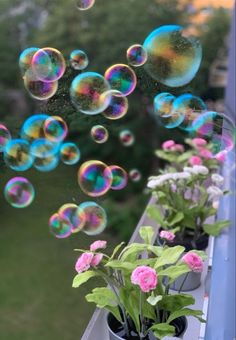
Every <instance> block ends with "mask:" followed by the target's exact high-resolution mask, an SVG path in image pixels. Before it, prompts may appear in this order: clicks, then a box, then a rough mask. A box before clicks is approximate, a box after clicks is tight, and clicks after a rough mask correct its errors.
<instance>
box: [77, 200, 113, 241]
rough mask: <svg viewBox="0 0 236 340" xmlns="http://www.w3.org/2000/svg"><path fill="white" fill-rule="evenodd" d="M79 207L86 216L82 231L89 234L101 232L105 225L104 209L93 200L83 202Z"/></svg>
mask: <svg viewBox="0 0 236 340" xmlns="http://www.w3.org/2000/svg"><path fill="white" fill-rule="evenodd" d="M79 207H80V208H81V209H82V210H83V211H84V213H85V216H86V221H85V225H84V227H83V229H82V230H83V232H84V233H85V234H87V235H90V236H93V235H98V234H101V233H102V232H103V231H104V229H105V228H106V226H107V214H106V211H105V210H104V209H103V208H102V207H101V206H100V205H98V204H97V203H95V202H83V203H82V204H80V206H79Z"/></svg>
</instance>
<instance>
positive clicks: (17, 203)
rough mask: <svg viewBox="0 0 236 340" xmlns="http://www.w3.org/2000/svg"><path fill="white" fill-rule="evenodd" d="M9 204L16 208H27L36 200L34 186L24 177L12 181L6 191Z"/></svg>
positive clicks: (7, 185) (8, 183) (5, 194)
mask: <svg viewBox="0 0 236 340" xmlns="http://www.w3.org/2000/svg"><path fill="white" fill-rule="evenodd" d="M4 196H5V199H6V200H7V202H8V203H9V204H10V205H11V206H12V207H14V208H26V207H28V206H29V205H30V204H31V203H32V202H33V199H34V196H35V191H34V187H33V185H32V184H31V183H30V182H29V181H28V179H26V178H24V177H14V178H12V179H10V180H9V181H8V182H7V184H6V186H5V189H4Z"/></svg>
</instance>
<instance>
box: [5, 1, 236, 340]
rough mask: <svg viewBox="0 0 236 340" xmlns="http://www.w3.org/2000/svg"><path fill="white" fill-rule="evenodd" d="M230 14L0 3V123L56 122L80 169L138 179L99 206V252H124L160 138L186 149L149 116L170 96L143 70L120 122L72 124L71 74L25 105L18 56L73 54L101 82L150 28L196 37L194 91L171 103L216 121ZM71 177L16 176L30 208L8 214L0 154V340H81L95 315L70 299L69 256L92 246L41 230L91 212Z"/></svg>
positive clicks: (76, 295)
mask: <svg viewBox="0 0 236 340" xmlns="http://www.w3.org/2000/svg"><path fill="white" fill-rule="evenodd" d="M233 6H234V1H233V0H224V1H220V0H195V1H194V0H192V1H187V0H186V1H183V0H149V1H146V0H120V1H117V0H96V3H95V5H94V7H93V8H92V9H91V10H88V11H83V12H81V11H79V10H77V8H76V6H75V2H74V1H73V0H67V1H64V0H53V1H52V0H51V1H50V0H0V123H4V124H5V125H6V126H7V127H8V129H9V130H10V131H11V133H12V135H13V136H14V137H17V136H18V135H19V129H20V127H21V125H22V123H23V122H24V120H25V119H26V118H27V117H29V116H30V115H32V114H34V113H40V112H45V113H47V114H50V115H52V114H53V115H60V116H62V117H63V118H64V119H65V120H66V122H67V124H68V125H69V130H70V134H69V136H68V140H72V141H74V142H75V143H76V144H77V145H78V146H79V148H80V150H81V154H82V161H86V160H88V159H99V160H102V161H104V162H106V163H108V164H118V165H120V166H122V167H124V169H126V170H127V171H129V170H131V169H133V168H137V169H138V170H139V171H140V172H141V174H142V178H141V180H140V181H139V182H130V183H129V185H128V186H127V187H126V188H125V189H124V190H122V191H120V192H115V193H114V192H113V193H111V192H109V193H108V194H107V195H106V196H105V197H103V198H102V199H99V200H98V202H99V203H101V205H102V206H103V207H104V208H105V209H106V211H107V214H108V227H107V229H106V231H105V233H103V234H102V235H101V236H100V237H99V238H101V239H106V240H108V241H109V247H112V246H114V245H115V244H116V243H118V242H119V241H120V240H126V241H128V239H129V238H130V236H131V234H132V232H133V231H134V229H135V226H136V224H137V222H138V220H139V218H140V216H141V215H142V212H143V210H144V207H145V205H146V203H147V201H148V196H147V195H145V190H144V189H145V183H146V179H147V177H148V176H149V175H150V174H153V172H154V171H157V170H158V169H160V168H161V167H162V166H163V164H162V163H159V162H158V160H157V159H156V158H155V157H154V150H155V149H156V148H158V147H159V145H160V144H161V143H162V142H163V141H164V140H166V139H168V138H172V139H175V140H176V141H178V142H181V141H182V140H183V138H184V137H185V136H184V135H183V133H182V132H180V131H179V130H177V129H174V130H167V129H164V128H162V127H160V126H157V124H156V122H155V120H154V119H153V117H152V115H151V111H152V101H153V97H154V96H155V95H156V94H157V93H159V92H162V91H166V90H170V89H168V88H167V87H164V86H163V85H161V84H158V83H156V82H155V81H154V80H152V79H151V78H150V77H148V76H147V74H146V72H144V70H143V68H139V69H136V71H137V72H136V74H137V77H138V86H137V89H136V91H135V92H134V93H133V94H132V95H131V96H130V97H129V112H128V114H127V116H126V117H125V118H122V119H121V120H118V121H108V120H105V119H104V118H102V117H100V115H98V116H94V117H92V118H91V117H89V116H86V115H83V114H79V113H78V112H76V111H75V109H74V107H73V106H72V105H71V103H70V99H69V86H70V83H71V80H72V79H73V78H74V77H75V75H76V71H75V70H73V69H71V68H70V67H68V68H67V71H66V73H65V75H64V76H63V78H62V79H60V81H59V89H58V91H57V93H56V95H55V96H54V97H52V99H50V100H48V101H44V102H39V101H36V100H33V99H31V98H30V97H29V95H28V93H27V92H26V90H25V89H24V87H23V82H22V79H21V75H20V71H19V67H18V58H19V54H20V52H21V51H22V50H24V49H25V48H27V47H31V46H35V47H45V46H50V47H54V48H57V49H59V50H60V51H61V52H62V53H63V55H64V57H65V58H66V59H67V60H69V55H70V52H71V51H72V50H74V49H82V50H84V51H85V52H86V53H87V55H88V57H89V60H90V64H89V67H88V70H92V71H95V72H100V73H102V74H103V73H104V71H105V70H106V69H107V68H108V67H109V66H110V65H112V64H115V63H126V50H127V48H128V47H129V46H130V45H132V44H134V43H141V44H142V43H143V41H144V39H145V38H146V36H147V35H148V34H149V33H150V32H151V31H153V30H154V29H155V28H157V27H159V26H161V25H165V24H179V25H182V26H184V27H185V29H186V31H187V32H189V34H193V35H196V36H198V37H199V39H200V40H201V43H202V47H203V60H202V63H201V67H200V70H199V71H198V73H197V75H196V77H195V78H194V79H193V81H192V82H191V83H190V84H188V85H187V86H185V87H181V88H178V89H174V90H173V89H171V92H172V93H173V94H176V95H178V94H182V93H184V92H191V93H193V94H195V95H197V96H200V97H201V98H202V99H203V100H204V101H205V102H206V103H207V106H208V108H209V109H211V110H216V111H219V112H223V111H224V88H225V85H226V83H227V64H228V63H227V60H228V34H229V29H230V21H231V14H232V8H233ZM68 64H69V63H68ZM97 123H98V124H103V125H104V126H106V127H107V128H108V130H109V132H110V138H109V141H108V142H107V143H106V144H104V145H99V144H95V143H94V142H92V140H91V139H90V136H89V131H90V129H91V127H92V126H93V125H95V124H97ZM124 128H129V129H130V130H132V131H133V132H134V134H135V139H136V142H135V144H134V145H133V146H132V147H130V148H124V147H122V145H120V143H119V140H118V134H119V132H120V131H121V130H122V129H124ZM131 155H132V157H131ZM77 170H78V165H77V166H70V167H68V166H66V165H60V166H59V167H58V168H56V169H55V170H54V171H52V172H49V173H40V172H36V171H35V170H28V171H27V172H26V174H25V173H24V174H22V175H23V176H24V175H26V176H27V178H28V179H30V181H31V182H32V183H33V185H34V187H35V190H36V197H35V200H34V202H33V203H32V205H31V206H30V207H28V208H26V209H14V208H12V207H11V206H10V205H8V203H7V202H6V201H5V199H4V195H3V189H4V186H5V184H6V182H7V181H8V180H9V179H10V178H12V177H13V176H14V175H15V173H14V172H13V171H12V170H10V169H8V168H6V167H5V165H4V163H3V160H2V155H1V154H0V216H1V218H0V273H1V274H0V275H1V280H0V339H3V340H32V339H34V340H41V339H43V340H52V339H63V340H72V339H73V340H74V339H80V338H81V335H82V334H83V331H84V328H85V327H86V324H87V323H88V321H89V318H90V317H91V314H92V312H93V309H94V307H93V305H91V304H87V303H86V301H85V299H84V294H85V293H86V292H87V291H88V290H89V288H92V286H90V287H89V286H86V287H83V286H82V288H80V289H79V290H74V289H72V288H71V283H72V278H73V276H74V274H75V272H74V262H75V259H76V254H75V253H74V252H73V249H74V248H79V247H83V248H86V247H87V246H88V245H89V243H91V242H93V241H94V240H95V239H96V238H95V237H88V236H86V235H85V234H82V233H81V234H75V235H73V236H72V237H70V238H68V239H62V240H58V239H55V238H54V237H53V236H52V235H50V233H49V230H48V219H49V216H51V214H52V213H54V212H55V211H56V210H57V209H58V208H59V207H60V206H61V205H62V204H64V203H67V202H77V203H80V202H82V201H84V200H89V199H88V197H87V198H86V197H85V195H83V194H82V192H81V191H80V189H79V186H78V184H77V180H76V178H77V176H76V173H77ZM19 175H21V173H19Z"/></svg>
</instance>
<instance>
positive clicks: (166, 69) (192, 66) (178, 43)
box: [143, 25, 202, 87]
mask: <svg viewBox="0 0 236 340" xmlns="http://www.w3.org/2000/svg"><path fill="white" fill-rule="evenodd" d="M143 47H144V48H145V50H146V51H147V55H148V59H147V62H146V64H145V69H146V71H147V73H148V74H149V75H150V76H151V77H152V78H154V79H155V80H157V81H159V82H160V83H162V84H164V85H167V86H170V87H178V86H183V85H186V84H188V83H189V82H190V81H191V80H192V79H193V78H194V76H195V74H196V73H197V71H198V69H199V66H200V63H201V59H202V47H201V44H200V42H199V40H198V39H196V38H194V37H187V36H185V33H184V30H183V27H181V26H177V25H166V26H161V27H159V28H157V29H155V30H154V31H153V32H151V33H150V34H149V35H148V37H147V38H146V39H145V41H144V44H143Z"/></svg>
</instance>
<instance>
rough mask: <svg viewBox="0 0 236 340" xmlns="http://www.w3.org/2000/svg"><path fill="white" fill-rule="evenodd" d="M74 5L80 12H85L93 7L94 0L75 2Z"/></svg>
mask: <svg viewBox="0 0 236 340" xmlns="http://www.w3.org/2000/svg"><path fill="white" fill-rule="evenodd" d="M75 3H76V6H77V8H78V9H79V10H80V11H86V10H88V9H90V8H91V7H93V5H94V4H95V0H75Z"/></svg>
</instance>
